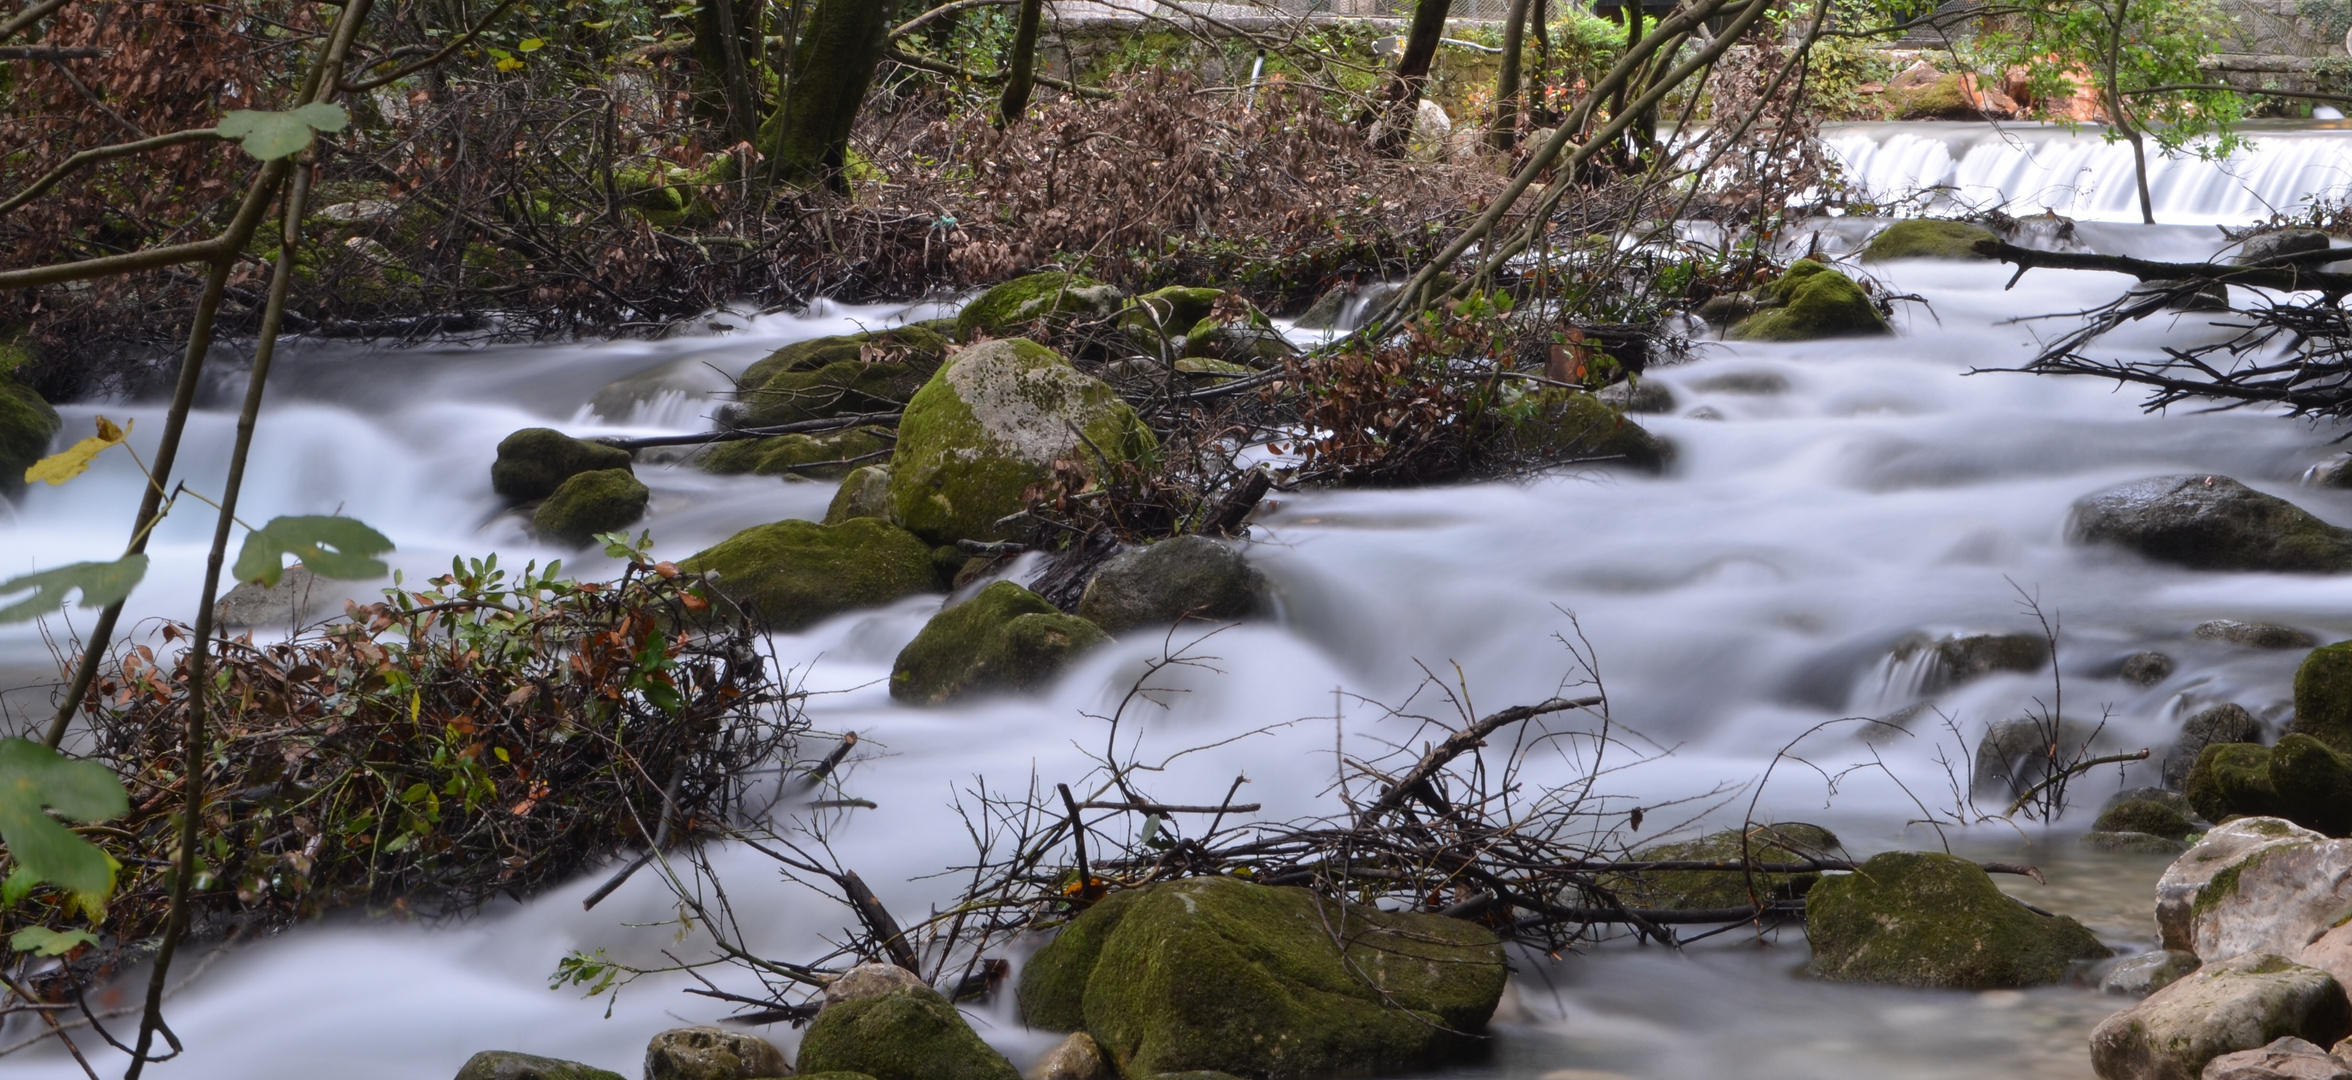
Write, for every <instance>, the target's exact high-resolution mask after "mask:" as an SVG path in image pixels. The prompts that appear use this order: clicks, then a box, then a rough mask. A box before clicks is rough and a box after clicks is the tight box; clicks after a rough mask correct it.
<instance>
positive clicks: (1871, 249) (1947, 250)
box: [1862, 218, 2000, 262]
mask: <svg viewBox="0 0 2352 1080" xmlns="http://www.w3.org/2000/svg"><path fill="white" fill-rule="evenodd" d="M1999 239H2000V237H1998V236H1995V235H1993V231H1992V230H1991V229H1987V228H1985V227H1983V226H1981V225H1971V224H1969V223H1968V222H1965V221H1946V220H1943V219H1940V218H1911V219H1909V220H1906V221H1898V222H1895V223H1894V224H1892V225H1889V226H1887V227H1886V228H1884V229H1880V230H1879V231H1878V235H1876V236H1873V237H1871V238H1870V243H1869V244H1868V245H1867V246H1865V247H1863V249H1862V261H1863V262H1887V261H1889V260H1893V259H1947V260H1981V259H1989V258H1991V256H1989V255H1983V254H1979V253H1978V252H1977V250H1976V245H1977V244H1978V243H1980V242H1982V241H1985V240H1999Z"/></svg>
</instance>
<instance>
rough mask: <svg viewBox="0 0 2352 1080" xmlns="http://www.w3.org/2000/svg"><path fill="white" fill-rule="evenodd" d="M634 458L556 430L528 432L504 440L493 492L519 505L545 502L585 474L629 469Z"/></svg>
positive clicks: (492, 473)
mask: <svg viewBox="0 0 2352 1080" xmlns="http://www.w3.org/2000/svg"><path fill="white" fill-rule="evenodd" d="M633 460H634V458H633V457H632V455H631V454H630V453H629V452H628V451H626V450H623V449H621V448H620V447H617V446H606V445H605V444H603V443H593V442H589V441H588V440H586V439H575V438H573V437H571V436H569V435H566V434H564V433H563V432H560V431H557V430H555V429H553V428H524V429H522V430H521V431H518V432H515V433H514V434H512V435H509V436H507V437H506V438H505V439H503V440H500V442H499V443H498V460H497V461H495V462H492V463H491V465H490V489H491V490H493V491H496V492H497V493H499V494H500V495H504V496H506V497H507V498H508V499H510V500H512V501H515V502H527V501H529V500H532V499H544V498H546V497H548V496H549V495H553V494H555V489H556V487H557V486H558V485H560V484H562V483H563V482H564V481H566V480H569V479H571V478H572V477H574V476H577V475H579V474H581V473H584V472H595V471H598V470H602V469H628V468H630V466H631V464H632V462H633Z"/></svg>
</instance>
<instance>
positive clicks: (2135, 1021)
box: [2091, 953, 2352, 1080]
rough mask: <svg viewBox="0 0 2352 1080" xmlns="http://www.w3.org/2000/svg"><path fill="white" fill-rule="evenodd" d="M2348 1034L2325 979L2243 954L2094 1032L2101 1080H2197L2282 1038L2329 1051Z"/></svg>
mask: <svg viewBox="0 0 2352 1080" xmlns="http://www.w3.org/2000/svg"><path fill="white" fill-rule="evenodd" d="M2348 1031H2352V1003H2347V1002H2346V1000H2345V998H2344V989H2343V988H2342V987H2340V986H2337V985H2336V981H2335V980H2334V979H2331V978H2329V977H2328V975H2327V973H2326V972H2324V971H2320V970H2317V969H2315V968H2307V967H2304V966H2302V965H2300V964H2296V963H2293V962H2291V961H2288V960H2286V959H2284V958H2281V957H2277V956H2269V955H2264V954H2260V953H2248V954H2246V955H2244V956H2239V957H2234V958H2232V959H2229V960H2225V961H2223V962H2221V963H2218V964H2207V965H2206V966H2205V967H2203V968H2201V969H2199V970H2198V971H2196V972H2195V973H2194V974H2191V975H2188V976H2185V977H2183V978H2182V979H2180V980H2179V981H2178V982H2175V983H2173V984H2172V985H2170V986H2167V987H2165V988H2164V989H2162V990H2158V991H2157V992H2156V993H2154V994H2152V995H2150V996H2149V997H2148V999H2147V1000H2145V1001H2142V1002H2140V1003H2139V1004H2137V1005H2134V1006H2132V1007H2131V1008H2128V1009H2125V1010H2123V1011H2122V1012H2119V1013H2116V1014H2115V1015H2113V1016H2110V1017H2108V1018H2107V1019H2106V1020H2105V1021H2102V1022H2101V1023H2100V1024H2099V1026H2098V1027H2097V1028H2095V1029H2093V1030H2092V1032H2091V1068H2092V1069H2094V1070H2095V1071H2097V1072H2098V1074H2099V1075H2100V1076H2101V1077H2102V1078H2104V1080H2197V1077H2198V1076H2199V1074H2200V1073H2201V1072H2202V1071H2203V1069H2204V1068H2205V1064H2206V1063H2207V1062H2209V1061H2212V1060H2213V1059H2215V1058H2217V1057H2220V1056H2222V1055H2223V1054H2229V1053H2234V1052H2236V1051H2240V1050H2252V1049H2255V1048H2257V1047H2261V1046H2266V1045H2268V1044H2269V1043H2270V1042H2271V1041H2272V1040H2274V1039H2276V1038H2278V1037H2279V1036H2280V1035H2282V1034H2288V1035H2296V1036H2300V1037H2302V1038H2305V1039H2310V1040H2312V1041H2314V1042H2319V1043H2323V1044H2325V1043H2333V1042H2335V1041H2336V1040H2337V1039H2338V1038H2341V1037H2343V1035H2344V1034H2345V1033H2346V1032H2348Z"/></svg>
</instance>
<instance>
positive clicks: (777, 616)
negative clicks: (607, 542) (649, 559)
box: [678, 518, 939, 630]
mask: <svg viewBox="0 0 2352 1080" xmlns="http://www.w3.org/2000/svg"><path fill="white" fill-rule="evenodd" d="M678 568H679V569H681V570H684V571H687V572H688V573H701V572H703V571H706V570H716V571H718V572H719V580H718V591H719V593H720V594H721V595H723V596H725V597H727V598H728V599H730V600H733V601H734V602H735V603H736V604H737V605H738V606H739V607H741V608H742V609H744V610H745V611H746V612H749V613H751V614H752V615H753V616H754V617H755V618H757V619H758V620H760V622H761V623H762V624H764V625H766V626H769V627H772V628H775V629H778V630H798V629H800V628H802V627H805V626H808V625H810V624H813V623H815V622H817V621H819V620H821V619H825V618H829V617H831V616H834V615H838V614H840V613H842V612H845V611H854V610H857V609H859V608H869V607H879V606H881V605H883V604H887V603H889V602H891V601H893V600H896V599H898V598H900V597H902V596H912V595H914V594H916V593H923V592H931V591H933V590H934V589H937V588H938V587H939V576H938V573H937V571H935V570H934V569H933V568H932V566H931V548H930V547H929V546H928V545H926V544H924V543H923V542H922V541H921V540H918V539H916V538H915V537H914V535H913V534H911V533H909V532H907V531H906V530H904V529H901V528H899V527H897V526H895V525H892V524H890V523H889V522H886V521H878V520H875V519H873V518H852V519H850V520H848V521H844V522H842V523H840V524H838V525H819V524H817V523H816V522H814V521H779V522H776V523H775V524H772V525H754V526H752V527H751V528H748V529H745V530H743V531H742V532H739V533H736V534H735V535H733V536H730V537H728V538H727V539H725V540H722V541H720V542H719V543H718V544H716V545H713V546H712V547H710V548H709V549H707V550H704V551H700V552H696V553H695V554H694V555H693V556H691V557H689V558H687V559H684V560H681V561H680V562H679V563H678Z"/></svg>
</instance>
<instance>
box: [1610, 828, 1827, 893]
mask: <svg viewBox="0 0 2352 1080" xmlns="http://www.w3.org/2000/svg"><path fill="white" fill-rule="evenodd" d="M1743 848H1744V850H1745V851H1746V858H1747V865H1754V864H1756V863H1788V862H1799V863H1801V862H1804V861H1806V860H1807V859H1819V858H1830V857H1833V854H1834V853H1835V852H1836V851H1837V850H1838V839H1837V837H1836V836H1835V835H1834V834H1832V833H1831V832H1830V831H1829V830H1828V829H1824V828H1822V827H1821V826H1819V825H1806V824H1803V823H1800V822H1791V823H1789V824H1786V825H1758V826H1755V827H1754V828H1752V829H1745V830H1742V829H1725V830H1723V831H1722V832H1718V833H1715V834H1713V835H1711V836H1704V837H1700V838H1699V839H1697V840H1686V841H1683V842H1681V843H1674V844H1653V845H1651V846H1649V847H1646V848H1643V849H1641V850H1640V851H1636V852H1634V853H1633V856H1632V857H1633V858H1635V859H1638V860H1641V861H1645V862H1666V861H1685V860H1701V859H1704V860H1706V861H1709V862H1739V861H1740V860H1741V852H1742V850H1743ZM1820 878H1821V875H1819V874H1766V873H1757V874H1753V875H1750V874H1743V873H1717V872H1712V871H1705V870H1653V871H1647V872H1644V873H1640V874H1629V875H1611V876H1610V877H1608V878H1606V879H1604V880H1603V881H1602V884H1603V885H1604V886H1606V887H1608V888H1609V889H1611V890H1613V891H1615V892H1616V893H1617V897H1618V899H1619V900H1621V901H1622V902H1624V903H1625V904H1626V905H1628V906H1630V907H1641V908H1730V907H1740V906H1743V905H1746V904H1749V903H1751V902H1753V901H1756V900H1764V901H1772V900H1792V899H1795V898H1797V897H1801V896H1803V895H1805V891H1806V890H1807V889H1810V888H1812V887H1813V883H1814V882H1815V881H1818V880H1820Z"/></svg>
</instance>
